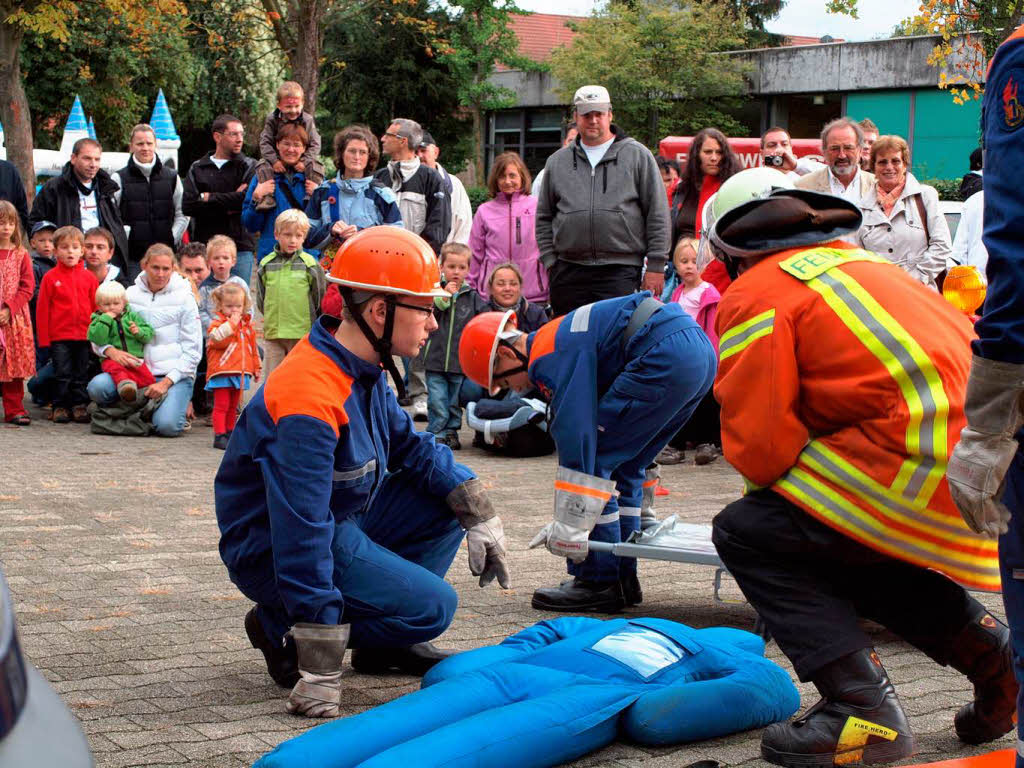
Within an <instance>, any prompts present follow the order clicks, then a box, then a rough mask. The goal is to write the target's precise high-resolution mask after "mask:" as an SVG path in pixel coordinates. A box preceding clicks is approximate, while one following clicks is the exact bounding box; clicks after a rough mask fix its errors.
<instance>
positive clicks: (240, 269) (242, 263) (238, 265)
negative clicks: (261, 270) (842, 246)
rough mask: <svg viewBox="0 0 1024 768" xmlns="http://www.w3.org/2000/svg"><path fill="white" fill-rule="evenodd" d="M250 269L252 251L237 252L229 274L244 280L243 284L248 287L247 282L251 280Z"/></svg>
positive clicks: (251, 265)
mask: <svg viewBox="0 0 1024 768" xmlns="http://www.w3.org/2000/svg"><path fill="white" fill-rule="evenodd" d="M252 267H253V255H252V251H239V252H238V259H237V261H235V266H233V267H232V268H231V274H232V275H237V276H238V277H240V278H242V279H243V280H245V284H246V285H249V282H250V281H251V280H252Z"/></svg>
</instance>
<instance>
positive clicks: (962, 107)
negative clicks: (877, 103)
mask: <svg viewBox="0 0 1024 768" xmlns="http://www.w3.org/2000/svg"><path fill="white" fill-rule="evenodd" d="M914 112H915V115H914V144H913V146H912V147H911V148H910V149H911V159H912V161H913V166H914V175H915V176H917V177H918V178H919V179H956V178H959V177H961V176H963V175H964V174H965V173H967V171H968V157H969V156H970V154H971V152H972V151H974V149H975V148H976V147H977V146H978V121H979V119H980V118H981V101H975V100H973V99H972V100H971V101H969V102H967V103H966V104H954V103H953V98H952V97H951V96H950V95H949V91H940V90H938V89H934V90H932V89H924V90H919V91H917V92H916V94H915V110H914Z"/></svg>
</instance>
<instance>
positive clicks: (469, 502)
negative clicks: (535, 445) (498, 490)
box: [446, 477, 511, 589]
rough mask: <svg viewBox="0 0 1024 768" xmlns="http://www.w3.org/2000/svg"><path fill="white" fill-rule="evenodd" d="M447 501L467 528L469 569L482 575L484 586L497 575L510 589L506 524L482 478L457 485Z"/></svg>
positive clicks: (460, 522) (481, 582)
mask: <svg viewBox="0 0 1024 768" xmlns="http://www.w3.org/2000/svg"><path fill="white" fill-rule="evenodd" d="M446 501H447V502H448V507H449V509H451V510H452V512H454V513H455V517H456V519H457V520H458V521H459V525H461V526H462V527H463V528H465V529H466V547H467V548H468V549H469V572H470V573H472V574H473V575H474V576H479V577H480V586H481V587H486V586H487V585H488V584H490V583H491V582H492V581H494V580H495V579H497V580H498V584H500V585H501V587H502V589H508V588H509V584H510V583H511V581H510V580H509V572H508V562H507V561H506V558H505V528H504V526H503V525H502V524H501V517H499V516H498V513H497V512H495V511H494V506H493V505H492V504H491V499H490V497H489V496H488V495H487V491H486V490H485V489H484V484H483V483H482V482H480V478H477V477H474V478H472V479H470V480H467V481H466V482H464V483H463V484H462V485H459V486H457V487H456V488H455V490H453V491H452V492H451V493H449V494H448V497H447V499H446Z"/></svg>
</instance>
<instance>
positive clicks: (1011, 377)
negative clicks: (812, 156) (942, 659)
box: [947, 27, 1024, 768]
mask: <svg viewBox="0 0 1024 768" xmlns="http://www.w3.org/2000/svg"><path fill="white" fill-rule="evenodd" d="M1022 83H1024V27H1018V28H1017V30H1016V31H1015V32H1014V33H1013V34H1012V35H1010V37H1009V38H1008V39H1007V40H1006V41H1005V42H1004V43H1003V44H1002V45H1001V46H1000V47H999V49H998V50H997V51H996V54H995V56H994V57H993V58H992V63H991V64H990V66H989V72H988V77H987V78H986V81H985V101H984V103H983V105H982V142H983V146H984V150H985V161H984V166H985V217H984V218H985V228H984V233H983V235H982V240H983V241H984V243H985V248H986V249H987V250H988V268H987V271H988V292H987V295H986V298H985V309H984V312H983V314H982V316H981V319H980V320H979V321H978V322H977V324H976V325H975V331H976V332H977V334H978V339H977V341H975V342H974V359H973V361H972V362H971V375H970V379H969V380H968V383H967V401H966V404H965V407H964V410H965V411H966V414H967V426H966V427H965V428H964V429H963V431H962V432H961V433H960V442H959V443H958V444H957V446H956V448H955V449H954V451H953V455H952V458H951V459H950V462H949V469H948V470H947V477H948V478H949V490H950V492H951V493H952V495H953V500H954V501H955V502H956V505H957V507H958V508H959V509H960V513H961V515H963V518H964V521H966V523H967V524H968V525H969V526H970V527H971V528H972V529H973V530H974V531H976V532H978V533H987V534H988V535H989V536H992V537H997V536H998V537H999V571H1000V577H1001V580H1002V587H1003V603H1004V604H1005V606H1006V618H1007V621H1008V623H1009V625H1010V631H1009V637H1005V636H1004V637H1003V638H1002V649H1005V646H1006V645H1007V644H1012V648H1013V657H1014V662H1015V663H1014V670H1015V673H1016V676H1017V682H1018V683H1024V580H1022V578H1021V573H1022V569H1024V455H1022V453H1021V451H1020V448H1019V446H1020V440H1021V433H1020V429H1021V426H1022V425H1024V406H1022V397H1024V199H1022V198H1021V194H1020V169H1021V167H1024V94H1022V93H1020V87H1021V84H1022ZM995 650H996V649H993V651H992V652H989V653H987V654H986V655H985V656H984V659H983V660H984V661H985V662H986V663H987V664H988V665H989V666H990V667H991V672H992V674H993V676H994V675H995V674H997V673H998V671H999V670H1000V669H1001V668H1003V667H1005V666H1006V664H1007V662H1006V660H1005V654H1003V653H998V652H995ZM1011 694H1012V692H1009V691H1008V692H1007V695H1011ZM1022 704H1024V702H1022V700H1021V696H1020V693H1019V692H1018V693H1017V768H1024V730H1022V728H1024V720H1022V719H1021V712H1022V709H1024V707H1022Z"/></svg>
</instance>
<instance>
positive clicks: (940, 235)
mask: <svg viewBox="0 0 1024 768" xmlns="http://www.w3.org/2000/svg"><path fill="white" fill-rule="evenodd" d="M909 166H910V147H908V146H907V142H905V141H904V140H903V139H902V138H900V137H899V136H881V137H879V138H878V139H877V140H876V141H875V143H874V144H873V145H872V146H871V164H870V167H871V171H872V172H873V173H874V174H875V180H876V184H875V187H874V188H873V189H872V191H871V192H869V193H868V194H867V195H866V196H865V197H864V199H863V201H862V202H861V212H862V213H863V214H864V223H863V224H861V227H860V230H859V231H858V232H857V238H856V239H857V241H858V242H859V244H860V245H861V246H862V247H863V248H866V249H867V250H869V251H874V252H875V253H877V254H878V255H879V256H884V257H885V258H887V259H889V261H891V262H892V263H893V264H896V265H898V266H900V267H902V268H903V269H904V270H905V271H906V272H907V273H909V274H910V275H911V277H913V278H914V279H916V280H920V281H921V282H922V283H924V284H925V285H929V286H931V287H932V288H935V289H936V290H938V288H937V286H936V284H935V278H936V277H938V275H939V273H941V272H942V270H944V269H945V268H946V257H947V256H949V254H950V253H951V251H952V242H951V238H950V236H949V227H948V226H947V224H946V218H945V217H944V216H943V215H942V211H940V210H939V194H938V192H936V191H935V188H934V187H929V186H928V185H927V184H922V183H921V182H919V181H918V180H917V179H916V178H914V174H912V173H910V172H909V170H908V168H909Z"/></svg>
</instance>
